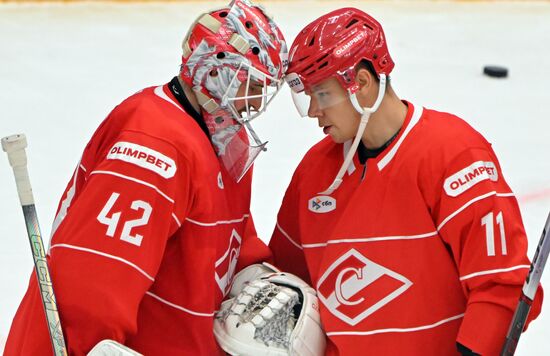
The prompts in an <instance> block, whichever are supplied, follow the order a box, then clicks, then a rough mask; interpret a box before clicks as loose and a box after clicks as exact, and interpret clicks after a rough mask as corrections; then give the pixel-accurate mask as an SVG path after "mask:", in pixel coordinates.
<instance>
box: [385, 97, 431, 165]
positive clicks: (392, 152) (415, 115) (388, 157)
mask: <svg viewBox="0 0 550 356" xmlns="http://www.w3.org/2000/svg"><path fill="white" fill-rule="evenodd" d="M410 105H412V104H410ZM413 110H414V112H413V114H412V117H411V121H409V125H407V127H406V128H405V131H403V134H402V135H401V137H399V140H398V141H397V143H396V144H395V146H393V147H392V149H391V150H390V151H389V152H388V153H387V154H386V155H385V156H384V157H382V159H381V160H380V161H378V169H379V170H382V169H384V167H386V166H387V165H388V163H390V161H391V160H392V159H393V157H394V156H395V154H396V153H397V150H398V149H399V147H400V146H401V144H402V143H403V141H404V140H405V138H406V137H407V135H408V134H409V132H411V130H412V128H413V127H414V126H415V125H416V124H417V123H418V121H419V120H420V117H421V116H422V113H423V112H424V108H423V107H422V106H418V107H417V106H413Z"/></svg>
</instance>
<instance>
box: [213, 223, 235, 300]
mask: <svg viewBox="0 0 550 356" xmlns="http://www.w3.org/2000/svg"><path fill="white" fill-rule="evenodd" d="M240 252H241V237H240V236H239V234H238V233H237V231H236V230H235V229H233V231H231V238H230V239H229V246H228V247H227V250H226V251H225V253H224V254H223V256H222V257H220V258H219V259H218V260H217V261H216V265H215V267H216V272H215V276H214V277H215V278H216V283H218V287H220V290H221V291H222V294H223V295H224V296H225V295H226V294H227V293H228V292H229V289H230V287H231V282H232V281H233V276H234V275H235V269H236V268H237V261H238V259H239V253H240Z"/></svg>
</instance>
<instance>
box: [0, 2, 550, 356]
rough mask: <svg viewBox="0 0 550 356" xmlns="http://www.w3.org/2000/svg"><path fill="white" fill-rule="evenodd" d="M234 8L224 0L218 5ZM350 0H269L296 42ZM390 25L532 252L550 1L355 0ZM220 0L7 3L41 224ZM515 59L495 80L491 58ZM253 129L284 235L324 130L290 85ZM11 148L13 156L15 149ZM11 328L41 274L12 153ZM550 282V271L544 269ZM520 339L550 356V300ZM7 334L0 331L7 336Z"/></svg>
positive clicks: (2, 300)
mask: <svg viewBox="0 0 550 356" xmlns="http://www.w3.org/2000/svg"><path fill="white" fill-rule="evenodd" d="M219 4H222V3H219ZM341 4H342V3H341V2H327V1H323V2H321V3H317V2H315V1H305V2H300V1H293V2H273V3H265V5H266V6H267V8H268V10H269V11H270V12H271V13H272V14H273V15H274V16H275V19H276V20H277V21H278V22H279V23H280V25H281V27H282V28H283V29H284V30H285V31H286V36H287V39H288V40H289V42H290V41H291V40H292V39H293V38H294V36H295V35H296V33H297V32H298V31H299V29H300V28H301V27H302V26H303V25H305V24H306V23H307V22H309V21H311V20H313V19H314V18H316V17H317V16H319V15H321V14H323V13H325V12H327V11H329V10H332V9H334V8H336V7H339V6H342V5H341ZM352 4H353V6H357V7H361V8H362V9H364V10H367V11H369V12H371V13H372V14H373V15H374V16H375V17H377V18H378V19H379V20H380V21H381V22H382V23H383V24H384V27H385V29H386V34H387V38H388V41H389V47H390V51H391V53H392V55H393V58H394V60H395V62H396V68H395V70H394V72H393V74H392V83H393V86H394V88H395V89H396V91H397V93H398V95H400V96H401V97H403V98H406V99H408V100H410V101H412V102H414V103H417V104H422V105H425V106H427V107H430V108H435V109H439V110H443V111H450V112H453V113H455V114H457V115H459V116H461V117H463V118H465V119H466V120H467V121H469V122H470V123H471V124H472V125H473V126H474V127H476V128H477V129H478V130H479V131H480V132H482V133H483V134H484V135H485V136H486V137H487V138H488V139H489V141H491V142H493V146H494V149H495V151H496V152H497V154H498V155H499V158H500V161H501V164H502V167H503V171H504V174H505V176H506V178H507V180H508V182H509V184H510V185H511V186H512V189H513V190H514V191H515V192H516V193H517V196H518V197H519V199H520V205H521V209H522V214H523V218H524V222H525V225H526V228H527V233H528V236H529V241H530V247H529V256H531V257H532V256H533V253H534V247H535V245H536V242H537V241H538V239H539V237H540V233H541V230H542V226H543V224H544V221H545V219H546V215H547V213H548V210H549V208H550V160H549V159H548V155H549V153H550V135H549V128H550V106H549V105H548V101H549V99H550V90H549V89H548V83H550V62H549V59H548V58H550V47H549V46H548V45H547V44H548V43H550V21H548V19H549V18H550V3H548V2H539V3H527V2H516V3H498V2H490V3H483V2H481V3H479V2H474V3H472V2H451V3H446V2H388V3H384V2H373V3H368V2H352ZM211 6H215V5H212V3H211V2H189V3H151V4H147V3H139V4H129V5H119V4H110V3H96V4H94V3H83V4H23V5H18V4H1V5H0V85H1V89H0V91H1V95H0V136H6V135H9V134H13V133H19V132H23V133H26V135H27V138H28V141H29V147H28V150H27V154H28V157H29V171H30V175H31V181H32V184H33V188H34V195H35V200H36V204H37V210H38V214H39V218H40V221H41V223H42V232H43V235H44V236H45V237H46V239H47V237H48V236H49V231H50V228H51V222H52V221H53V216H54V212H55V209H56V207H57V202H58V199H59V196H60V195H61V193H62V192H63V189H64V187H65V185H66V183H67V180H68V179H69V177H70V175H71V173H72V170H73V169H74V167H75V165H76V163H77V162H78V159H79V156H80V153H81V151H82V149H83V148H84V145H85V144H86V142H87V141H88V139H89V137H90V136H91V135H92V133H93V131H94V130H95V128H96V127H97V125H98V124H99V123H100V122H101V120H102V119H103V118H104V117H105V115H106V114H107V113H108V112H109V111H110V110H111V109H112V108H113V107H114V106H115V105H116V104H118V103H119V102H120V101H121V100H123V99H124V98H125V97H127V96H128V95H130V94H132V93H133V92H135V91H137V90H138V89H141V88H143V87H146V86H151V85H157V84H162V83H165V82H167V81H168V80H170V79H171V78H172V76H173V75H175V74H176V73H177V71H178V65H179V60H180V55H181V48H180V43H181V40H182V38H183V35H184V33H185V31H186V30H187V27H188V26H189V24H191V22H192V21H193V20H194V18H195V16H196V15H197V14H198V13H199V12H200V11H202V10H203V9H207V8H210V7H211ZM486 64H498V65H504V66H507V67H508V68H509V69H510V77H509V78H508V79H504V80H499V79H491V78H488V77H484V76H483V75H482V68H483V65H486ZM270 109H271V110H269V112H268V113H267V114H266V115H265V116H264V117H262V118H261V119H259V120H257V121H256V122H255V123H254V125H255V127H256V128H257V132H258V134H259V135H260V137H261V138H264V139H268V140H269V141H270V143H269V145H268V148H269V149H268V151H267V152H265V153H263V154H262V155H260V158H259V159H258V161H257V164H256V166H255V181H254V191H253V206H252V208H253V213H254V214H255V215H254V217H255V222H256V225H257V228H258V231H259V233H260V234H261V236H262V237H263V238H264V239H265V240H266V241H267V240H268V239H269V237H270V235H271V232H272V229H273V226H274V223H275V216H276V213H277V210H278V208H279V204H280V202H281V199H282V196H283V194H284V190H285V188H286V186H287V184H288V182H289V180H290V177H291V175H292V172H293V170H294V168H295V167H296V165H297V163H298V161H299V159H300V158H301V156H302V155H303V154H304V153H305V151H306V150H307V149H308V148H309V147H310V146H311V145H312V144H313V143H314V142H316V141H317V140H318V139H320V138H321V137H322V132H321V131H320V129H318V128H317V123H316V121H315V120H312V119H299V118H298V117H297V115H296V113H295V112H294V109H293V107H292V104H291V99H290V96H289V93H288V89H287V88H285V89H284V90H283V91H282V92H281V93H280V94H279V96H278V97H277V98H276V99H275V101H274V102H273V105H272V107H271V108H270ZM2 156H3V154H2ZM0 201H1V203H0V285H1V286H2V287H1V289H0V335H4V336H5V335H6V334H7V332H8V330H9V326H10V323H11V319H12V318H13V315H14V313H15V311H16V308H17V306H18V304H19V301H20V300H21V298H22V296H23V294H24V292H25V290H26V287H27V283H28V278H29V275H30V273H31V271H32V257H31V255H30V250H29V246H28V242H27V237H26V232H25V227H24V222H23V215H22V213H21V210H20V208H19V203H18V198H17V195H16V191H15V184H14V182H13V178H12V173H11V169H10V167H9V165H8V162H7V159H5V158H0ZM543 283H545V284H546V286H547V288H550V271H548V272H547V273H546V275H545V276H544V277H543ZM549 303H550V302H549V301H548V300H547V301H546V303H545V305H544V306H543V313H542V316H541V317H539V319H538V320H536V321H535V322H534V323H533V324H532V325H531V327H530V328H529V330H528V332H527V333H525V334H524V335H523V337H522V339H521V341H520V346H519V350H518V353H517V354H518V355H548V354H550V343H549V342H548V340H547V334H548V331H549V330H550V306H549ZM1 343H2V341H1V337H0V344H1Z"/></svg>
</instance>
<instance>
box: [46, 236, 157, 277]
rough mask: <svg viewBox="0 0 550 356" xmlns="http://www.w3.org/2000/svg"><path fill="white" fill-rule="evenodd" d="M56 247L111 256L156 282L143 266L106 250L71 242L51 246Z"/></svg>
mask: <svg viewBox="0 0 550 356" xmlns="http://www.w3.org/2000/svg"><path fill="white" fill-rule="evenodd" d="M54 248H68V249H71V250H77V251H82V252H88V253H93V254H95V255H99V256H103V257H107V258H110V259H112V260H115V261H118V262H122V263H124V264H126V265H128V266H130V267H132V268H133V269H135V270H136V271H138V272H139V273H141V274H142V275H144V276H145V277H146V278H147V279H149V280H150V281H152V282H154V281H155V279H154V278H153V277H151V276H150V275H149V274H148V273H147V272H145V271H144V270H142V269H141V268H139V267H138V266H137V265H135V264H134V263H132V262H130V261H127V260H125V259H123V258H120V257H118V256H113V255H110V254H108V253H105V252H101V251H97V250H92V249H91V248H85V247H80V246H74V245H69V244H55V245H53V246H52V247H50V250H52V249H54Z"/></svg>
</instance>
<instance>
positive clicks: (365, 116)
mask: <svg viewBox="0 0 550 356" xmlns="http://www.w3.org/2000/svg"><path fill="white" fill-rule="evenodd" d="M385 92H386V75H385V74H380V84H379V86H378V97H377V98H376V101H375V102H374V105H373V106H372V107H370V108H364V107H361V105H360V104H359V101H358V100H357V96H356V93H351V92H350V99H351V103H352V104H353V106H354V107H355V110H357V112H359V113H360V114H361V122H360V124H359V128H358V129H357V133H356V134H355V138H354V140H353V143H352V144H351V147H350V149H349V151H348V153H347V154H346V158H345V159H344V163H343V164H342V167H340V170H339V171H338V174H337V175H336V178H334V181H333V182H332V184H331V185H330V186H329V187H328V189H327V190H325V191H323V192H320V193H319V194H322V195H331V194H332V193H333V192H334V191H335V190H336V189H338V187H340V184H342V181H343V177H344V174H345V173H346V171H347V170H348V167H349V165H350V164H351V161H352V160H353V156H354V155H355V152H356V151H357V147H358V146H359V141H360V140H361V138H362V137H363V133H364V132H365V128H366V127H367V123H368V122H369V119H370V116H371V115H372V114H373V113H375V112H376V110H378V108H379V107H380V104H381V103H382V99H384V94H385Z"/></svg>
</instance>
